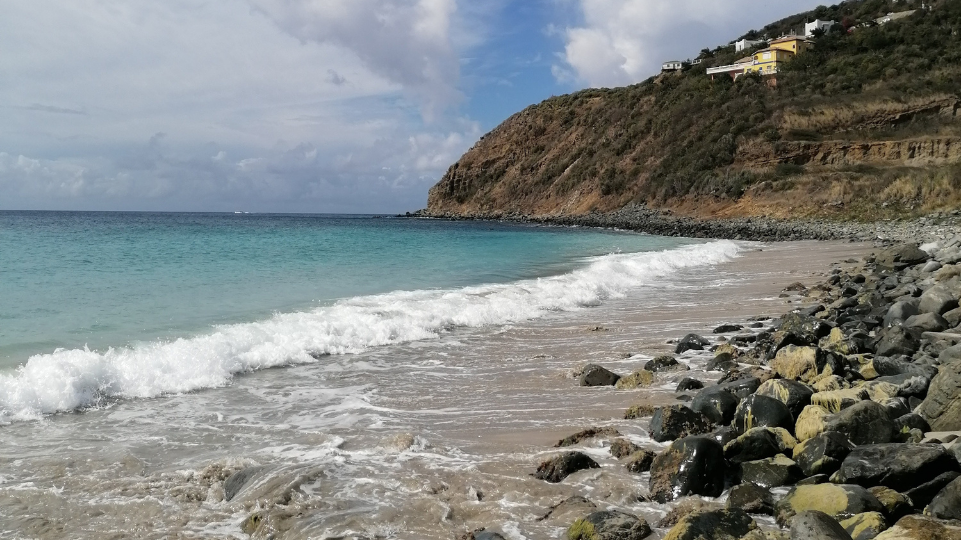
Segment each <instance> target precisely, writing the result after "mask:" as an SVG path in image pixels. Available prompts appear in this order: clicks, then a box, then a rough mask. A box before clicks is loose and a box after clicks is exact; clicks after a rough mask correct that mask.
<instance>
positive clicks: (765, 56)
mask: <svg viewBox="0 0 961 540" xmlns="http://www.w3.org/2000/svg"><path fill="white" fill-rule="evenodd" d="M764 59H765V60H770V59H771V53H769V52H766V53H764Z"/></svg>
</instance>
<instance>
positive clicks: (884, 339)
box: [875, 326, 921, 356]
mask: <svg viewBox="0 0 961 540" xmlns="http://www.w3.org/2000/svg"><path fill="white" fill-rule="evenodd" d="M919 348H921V336H920V333H919V332H916V331H914V330H911V329H909V328H905V327H904V326H891V327H889V328H885V329H884V330H883V331H882V332H881V335H880V336H879V339H878V340H877V343H876V344H875V352H876V353H877V355H878V356H900V355H907V356H911V355H912V354H914V353H916V352H918V349H919Z"/></svg>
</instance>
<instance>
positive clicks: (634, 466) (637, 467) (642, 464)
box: [624, 450, 657, 474]
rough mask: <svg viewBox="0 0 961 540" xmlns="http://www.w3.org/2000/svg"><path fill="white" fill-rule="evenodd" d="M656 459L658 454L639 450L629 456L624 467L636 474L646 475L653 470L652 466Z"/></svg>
mask: <svg viewBox="0 0 961 540" xmlns="http://www.w3.org/2000/svg"><path fill="white" fill-rule="evenodd" d="M655 457H657V454H655V453H654V452H652V451H650V450H638V451H637V452H634V453H633V454H631V455H630V456H628V458H627V463H625V464H624V467H625V468H626V469H627V470H628V471H630V472H632V473H635V474H640V473H645V472H647V471H649V470H651V464H653V463H654V458H655Z"/></svg>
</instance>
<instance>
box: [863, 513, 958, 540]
mask: <svg viewBox="0 0 961 540" xmlns="http://www.w3.org/2000/svg"><path fill="white" fill-rule="evenodd" d="M875 540H961V526H959V525H958V524H957V523H952V522H944V521H941V520H938V519H935V518H932V517H927V516H905V517H903V518H901V519H899V520H898V522H897V523H895V524H894V526H893V527H891V528H890V529H888V530H886V531H884V532H883V533H881V534H879V535H877V536H876V537H875Z"/></svg>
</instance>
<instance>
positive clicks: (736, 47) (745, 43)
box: [734, 39, 767, 52]
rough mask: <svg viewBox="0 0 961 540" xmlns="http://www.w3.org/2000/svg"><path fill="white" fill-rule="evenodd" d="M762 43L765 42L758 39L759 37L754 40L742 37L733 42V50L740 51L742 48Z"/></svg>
mask: <svg viewBox="0 0 961 540" xmlns="http://www.w3.org/2000/svg"><path fill="white" fill-rule="evenodd" d="M762 43H767V42H766V41H764V40H760V39H759V40H754V39H742V40H741V41H735V42H734V52H741V51H743V50H746V49H750V48H751V47H754V46H756V45H760V44H762Z"/></svg>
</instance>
